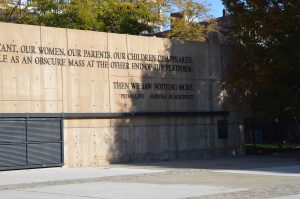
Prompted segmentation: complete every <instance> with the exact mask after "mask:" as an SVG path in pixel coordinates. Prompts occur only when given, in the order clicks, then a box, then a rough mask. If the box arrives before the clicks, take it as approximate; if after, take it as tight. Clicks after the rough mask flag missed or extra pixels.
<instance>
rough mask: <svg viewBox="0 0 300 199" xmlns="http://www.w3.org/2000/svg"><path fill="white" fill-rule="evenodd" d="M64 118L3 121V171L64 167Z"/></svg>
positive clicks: (0, 159)
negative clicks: (62, 119)
mask: <svg viewBox="0 0 300 199" xmlns="http://www.w3.org/2000/svg"><path fill="white" fill-rule="evenodd" d="M62 139H63V136H62V121H61V118H5V119H2V120H0V170H10V169H23V168H38V167H51V166H62V165H63V145H62V144H63V140H62Z"/></svg>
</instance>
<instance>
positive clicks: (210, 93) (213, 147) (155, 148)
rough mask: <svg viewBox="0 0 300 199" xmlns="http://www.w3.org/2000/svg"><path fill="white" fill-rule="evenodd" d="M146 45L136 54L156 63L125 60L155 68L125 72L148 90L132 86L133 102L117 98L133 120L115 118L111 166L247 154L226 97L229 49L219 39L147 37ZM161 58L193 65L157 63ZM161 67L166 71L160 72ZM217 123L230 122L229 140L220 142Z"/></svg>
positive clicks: (110, 158) (130, 63) (131, 79)
mask: <svg viewBox="0 0 300 199" xmlns="http://www.w3.org/2000/svg"><path fill="white" fill-rule="evenodd" d="M127 40H128V37H127ZM143 40H144V41H145V43H144V46H143V47H142V48H141V49H139V51H138V52H137V49H135V50H136V51H135V53H139V54H147V53H148V54H154V55H156V61H147V60H138V61H137V60H135V61H132V60H128V59H127V62H128V63H129V65H130V66H131V67H132V66H133V65H132V64H133V63H138V64H141V65H143V64H144V65H145V66H146V65H147V64H156V65H155V66H154V65H152V67H151V69H149V70H148V69H145V68H144V69H128V71H127V74H128V76H127V78H128V83H129V86H130V84H131V83H139V84H140V86H142V85H144V89H132V87H131V86H130V88H131V89H129V90H128V91H127V92H126V93H124V94H128V96H132V97H129V98H128V99H121V97H120V98H119V100H121V101H122V103H123V104H125V106H126V107H127V109H123V110H126V111H127V112H130V113H132V115H134V116H129V117H127V118H120V119H111V136H112V137H113V138H112V140H113V141H112V144H111V145H110V146H109V151H108V157H107V158H108V162H109V163H128V162H153V161H168V160H177V159H198V158H203V157H205V158H208V157H216V156H224V155H239V154H243V151H244V149H243V135H242V134H243V132H242V129H241V123H242V121H238V120H237V119H236V118H237V115H235V112H236V113H238V111H237V110H232V112H233V114H231V115H230V114H228V112H229V109H232V107H231V105H230V102H229V101H228V100H227V96H226V83H225V79H226V70H225V69H226V66H227V64H228V62H229V61H230V57H228V56H229V54H230V51H228V49H229V48H230V46H228V45H223V44H221V43H220V42H219V41H215V40H211V41H208V42H204V43H199V42H188V41H178V40H167V39H162V38H154V37H143ZM126 42H127V43H128V42H132V41H126ZM160 55H161V56H163V55H164V56H166V55H167V56H177V58H178V57H181V58H182V57H186V60H189V58H191V60H190V61H183V62H182V61H178V60H177V61H174V59H176V58H173V60H172V61H169V62H168V61H166V60H164V61H158V56H160ZM161 59H163V58H161ZM160 64H161V65H163V66H162V67H159V65H160ZM157 65H158V66H157ZM176 65H177V66H178V67H177V69H176V70H174V67H175V68H176ZM155 67H157V68H155ZM179 67H181V68H180V69H179ZM147 85H148V87H151V88H147ZM159 85H160V87H159ZM180 85H186V89H180V88H179V87H180ZM175 87H176V88H175ZM138 96H139V97H138ZM238 117H239V116H238ZM218 120H228V138H226V139H222V138H220V137H218V126H217V123H218Z"/></svg>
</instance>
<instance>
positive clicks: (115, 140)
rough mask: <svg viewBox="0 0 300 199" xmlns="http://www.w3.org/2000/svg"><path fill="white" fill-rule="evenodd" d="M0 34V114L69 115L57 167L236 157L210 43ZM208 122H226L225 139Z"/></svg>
mask: <svg viewBox="0 0 300 199" xmlns="http://www.w3.org/2000/svg"><path fill="white" fill-rule="evenodd" d="M0 30H1V33H0V77H1V81H0V113H65V114H67V113H68V114H77V117H73V118H65V119H64V142H65V143H64V145H65V147H64V149H65V150H64V157H65V165H66V166H91V165H102V164H109V163H114V162H126V161H127V162H128V161H148V160H170V159H176V158H194V157H199V156H213V155H222V154H223V155H225V154H241V153H243V147H242V146H243V136H242V135H243V132H242V128H241V125H242V121H243V120H242V119H243V118H242V115H241V114H238V109H234V110H235V111H234V113H231V110H233V109H231V108H230V109H229V107H233V106H234V105H229V104H228V101H226V100H225V98H224V96H225V95H224V93H226V88H225V86H224V81H225V79H226V66H227V64H228V62H229V61H230V58H228V57H230V56H229V54H230V52H228V51H226V50H224V49H227V47H224V46H222V45H221V44H219V43H218V42H206V43H198V42H187V41H175V40H169V39H164V38H155V37H143V36H132V35H126V34H113V33H102V32H91V31H82V30H70V29H62V28H50V27H40V26H29V25H16V24H6V23H0ZM89 113H95V115H94V116H90V117H86V118H85V119H83V118H82V117H81V116H80V115H81V114H82V115H84V114H89ZM124 113H125V116H124ZM160 113H161V114H160ZM189 113H193V114H189ZM97 114H99V115H101V114H102V115H103V114H107V115H118V117H110V116H109V117H106V118H99V117H97ZM126 114H127V115H126ZM131 114H136V115H138V116H136V117H131V116H130V115H131ZM218 120H228V121H229V125H228V129H229V133H228V135H229V137H228V138H226V139H220V138H219V137H218V126H217V123H218Z"/></svg>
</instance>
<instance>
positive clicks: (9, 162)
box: [0, 144, 26, 167]
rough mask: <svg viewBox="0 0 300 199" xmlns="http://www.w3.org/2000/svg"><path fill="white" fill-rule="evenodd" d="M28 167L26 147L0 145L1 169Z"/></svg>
mask: <svg viewBox="0 0 300 199" xmlns="http://www.w3.org/2000/svg"><path fill="white" fill-rule="evenodd" d="M22 165H26V145H25V144H21V145H0V167H15V166H22Z"/></svg>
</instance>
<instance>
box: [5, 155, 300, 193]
mask: <svg viewBox="0 0 300 199" xmlns="http://www.w3.org/2000/svg"><path fill="white" fill-rule="evenodd" d="M0 198H1V199H19V198H21V199H52V198H60V199H87V198H95V199H109V198H112V199H124V198H128V199H141V198H145V199H152V198H153V199H158V198H162V199H175V198H178V199H192V198H207V199H208V198H209V199H210V198H228V199H229V198H230V199H232V198H272V199H296V198H297V199H298V198H300V159H299V158H296V157H294V158H285V157H280V158H279V157H271V156H240V157H226V158H203V159H198V160H182V161H165V162H154V163H138V164H126V165H125V164H123V165H120V164H116V165H110V166H106V167H94V168H91V167H88V168H65V167H64V168H46V169H32V170H16V171H2V172H0Z"/></svg>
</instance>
